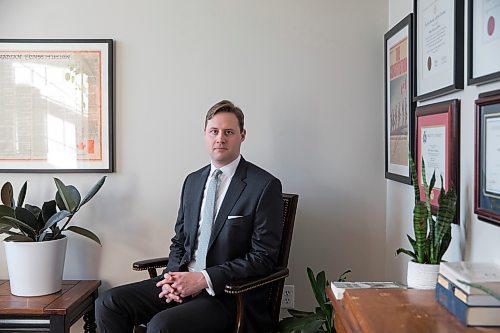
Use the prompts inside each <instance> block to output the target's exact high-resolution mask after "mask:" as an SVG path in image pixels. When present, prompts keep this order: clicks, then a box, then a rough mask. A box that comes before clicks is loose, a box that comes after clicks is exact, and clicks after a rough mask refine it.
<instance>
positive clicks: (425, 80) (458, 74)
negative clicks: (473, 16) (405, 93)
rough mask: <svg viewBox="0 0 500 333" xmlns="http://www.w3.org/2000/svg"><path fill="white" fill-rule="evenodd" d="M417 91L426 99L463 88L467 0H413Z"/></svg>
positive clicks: (420, 97) (416, 96)
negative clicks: (465, 8)
mask: <svg viewBox="0 0 500 333" xmlns="http://www.w3.org/2000/svg"><path fill="white" fill-rule="evenodd" d="M413 7H414V8H413V12H414V20H415V24H414V33H415V36H414V38H415V51H414V52H415V92H414V100H418V101H420V100H426V99H431V98H434V97H437V96H442V95H446V94H449V93H451V92H453V91H457V90H460V89H463V88H464V54H463V49H464V48H463V47H464V0H414V2H413Z"/></svg>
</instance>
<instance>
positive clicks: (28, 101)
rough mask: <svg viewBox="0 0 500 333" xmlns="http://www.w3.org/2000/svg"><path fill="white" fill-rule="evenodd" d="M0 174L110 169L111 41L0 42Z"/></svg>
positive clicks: (112, 154)
mask: <svg viewBox="0 0 500 333" xmlns="http://www.w3.org/2000/svg"><path fill="white" fill-rule="evenodd" d="M0 119H2V122H1V123H0V172H16V173H17V172H44V173H48V172H58V173H59V172H113V171H114V126H113V40H111V39H0Z"/></svg>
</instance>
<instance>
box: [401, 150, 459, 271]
mask: <svg viewBox="0 0 500 333" xmlns="http://www.w3.org/2000/svg"><path fill="white" fill-rule="evenodd" d="M409 160H410V169H411V176H412V180H413V187H414V190H415V208H414V209H413V230H414V233H415V239H413V238H412V237H411V236H410V235H407V236H408V240H409V241H410V244H411V246H412V248H413V251H410V250H406V249H403V248H399V249H398V250H397V251H396V255H398V254H400V253H404V254H407V255H409V256H410V257H411V258H412V259H413V261H415V262H417V263H420V264H439V263H440V262H441V260H442V257H443V255H444V253H445V252H446V250H447V249H448V246H449V245H450V242H451V223H452V222H453V220H454V218H455V212H456V203H457V193H456V191H455V189H454V188H453V186H450V189H449V190H448V192H445V190H444V188H443V177H441V191H440V193H439V197H438V205H439V206H438V210H437V215H436V217H434V216H433V215H432V213H431V205H430V200H429V197H430V194H431V191H432V189H433V188H434V184H435V181H436V177H435V173H433V175H432V178H431V181H430V183H429V184H427V178H426V174H425V163H424V160H423V159H422V179H423V183H424V191H425V202H422V201H421V200H420V186H419V183H418V178H417V171H416V167H415V163H414V162H413V159H412V158H411V156H410V158H409Z"/></svg>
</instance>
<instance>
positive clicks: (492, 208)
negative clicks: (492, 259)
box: [474, 90, 500, 225]
mask: <svg viewBox="0 0 500 333" xmlns="http://www.w3.org/2000/svg"><path fill="white" fill-rule="evenodd" d="M475 150H476V151H475V168H474V174H475V182H474V213H476V214H477V216H478V218H479V219H480V220H483V221H486V222H490V223H493V224H496V225H500V153H499V152H500V91H498V90H497V91H496V94H495V95H493V94H484V95H480V96H479V98H478V99H477V100H476V144H475Z"/></svg>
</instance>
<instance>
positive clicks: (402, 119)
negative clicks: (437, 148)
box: [384, 14, 415, 184]
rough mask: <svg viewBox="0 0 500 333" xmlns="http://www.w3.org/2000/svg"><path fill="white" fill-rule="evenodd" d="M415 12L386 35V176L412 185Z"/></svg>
mask: <svg viewBox="0 0 500 333" xmlns="http://www.w3.org/2000/svg"><path fill="white" fill-rule="evenodd" d="M412 45H413V38H412V14H410V15H408V16H406V17H405V18H404V19H403V20H401V22H399V23H398V24H396V25H395V26H394V27H393V28H392V29H391V30H389V31H388V32H387V33H386V34H385V35H384V50H385V53H384V69H385V73H384V74H385V79H384V83H385V178H387V179H391V180H394V181H398V182H401V183H406V184H411V174H410V164H409V158H408V157H409V154H410V153H411V152H412V151H413V118H414V113H415V103H414V102H413V100H412V89H413V84H412V82H413V71H412V69H413V52H412V49H413V47H412Z"/></svg>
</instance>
